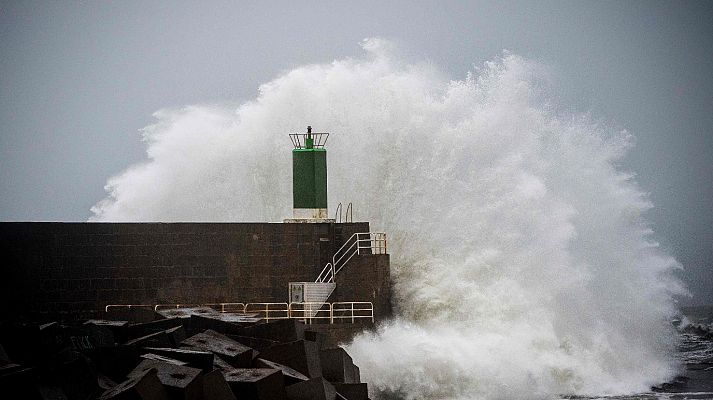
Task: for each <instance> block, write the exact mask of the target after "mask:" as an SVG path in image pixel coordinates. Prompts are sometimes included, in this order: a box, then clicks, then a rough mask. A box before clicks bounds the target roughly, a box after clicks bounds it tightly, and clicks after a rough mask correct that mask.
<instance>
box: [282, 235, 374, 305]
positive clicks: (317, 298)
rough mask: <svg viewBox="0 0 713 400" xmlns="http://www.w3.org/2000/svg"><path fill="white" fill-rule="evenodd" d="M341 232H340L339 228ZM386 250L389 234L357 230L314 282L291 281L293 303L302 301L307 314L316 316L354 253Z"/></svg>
mask: <svg viewBox="0 0 713 400" xmlns="http://www.w3.org/2000/svg"><path fill="white" fill-rule="evenodd" d="M340 235H341V232H340ZM360 254H386V234H385V233H383V232H364V233H355V234H353V235H352V236H351V237H350V238H349V239H347V240H346V242H344V244H343V245H342V247H340V248H339V250H337V251H336V252H335V253H334V256H333V257H332V262H329V263H327V265H325V266H324V268H323V269H322V272H320V274H319V276H318V277H317V279H316V280H315V281H314V282H291V283H290V303H303V305H304V315H305V317H307V318H314V317H315V315H316V314H317V313H318V312H319V310H320V309H321V308H322V306H323V305H324V304H325V303H326V302H327V299H329V296H331V295H332V292H334V289H335V288H336V287H337V284H336V283H335V282H334V278H335V276H336V275H337V274H338V273H339V271H341V270H342V269H343V268H344V267H345V266H346V265H347V263H349V261H350V260H351V259H352V258H354V256H357V255H360Z"/></svg>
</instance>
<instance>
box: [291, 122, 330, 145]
mask: <svg viewBox="0 0 713 400" xmlns="http://www.w3.org/2000/svg"><path fill="white" fill-rule="evenodd" d="M289 136H290V140H291V141H292V145H293V146H294V147H295V149H323V148H324V145H325V144H327V139H328V138H329V133H327V132H312V127H311V126H308V127H307V133H290V134H289Z"/></svg>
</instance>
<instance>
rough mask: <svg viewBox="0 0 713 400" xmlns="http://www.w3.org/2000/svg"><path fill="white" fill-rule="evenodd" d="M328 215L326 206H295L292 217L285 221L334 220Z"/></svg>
mask: <svg viewBox="0 0 713 400" xmlns="http://www.w3.org/2000/svg"><path fill="white" fill-rule="evenodd" d="M334 221H335V220H334V219H332V218H329V217H328V216H327V209H326V208H293V209H292V218H290V219H286V220H284V222H312V223H314V222H334Z"/></svg>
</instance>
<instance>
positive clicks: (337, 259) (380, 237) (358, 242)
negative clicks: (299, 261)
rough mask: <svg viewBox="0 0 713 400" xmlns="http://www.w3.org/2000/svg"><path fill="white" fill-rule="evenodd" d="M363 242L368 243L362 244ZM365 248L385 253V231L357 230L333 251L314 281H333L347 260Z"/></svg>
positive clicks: (373, 251) (376, 252) (374, 252)
mask: <svg viewBox="0 0 713 400" xmlns="http://www.w3.org/2000/svg"><path fill="white" fill-rule="evenodd" d="M364 236H366V238H365V239H362V237H364ZM363 242H366V243H368V244H367V245H362V243H363ZM345 249H346V250H345ZM366 249H369V250H370V252H371V253H370V254H386V233H384V232H357V233H355V234H353V235H352V236H350V237H349V239H347V241H346V242H344V244H343V245H342V247H340V248H339V250H337V251H336V252H335V253H334V256H332V262H331V263H327V265H325V266H324V268H323V269H322V271H321V272H320V273H319V275H318V276H317V279H316V280H315V282H319V283H324V282H334V278H335V277H336V275H337V273H339V271H341V270H342V268H344V266H345V265H347V263H348V262H349V260H351V259H352V258H353V257H354V256H355V255H357V254H362V250H366ZM345 257H346V259H345ZM330 270H331V272H330Z"/></svg>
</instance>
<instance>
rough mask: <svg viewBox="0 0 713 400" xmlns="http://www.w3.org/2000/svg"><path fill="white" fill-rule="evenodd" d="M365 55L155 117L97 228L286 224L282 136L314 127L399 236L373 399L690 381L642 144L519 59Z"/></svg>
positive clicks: (369, 366)
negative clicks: (444, 71)
mask: <svg viewBox="0 0 713 400" xmlns="http://www.w3.org/2000/svg"><path fill="white" fill-rule="evenodd" d="M363 47H364V49H365V55H364V56H363V57H362V58H359V59H345V60H337V61H334V62H333V63H331V64H324V65H308V66H304V67H300V68H296V69H294V70H291V71H288V72H286V73H284V74H283V75H281V76H279V77H278V78H276V79H274V80H273V81H271V82H269V83H266V84H264V85H262V86H261V87H260V94H259V95H258V97H257V98H256V99H255V100H253V101H250V102H247V103H244V104H242V105H241V106H239V107H238V108H237V111H236V109H235V108H231V107H227V106H204V105H197V106H190V107H185V108H183V109H178V110H162V111H159V112H157V113H156V114H155V117H156V119H157V121H156V123H155V124H153V125H151V126H149V127H147V128H145V129H144V131H143V134H144V140H145V141H146V144H147V153H148V160H147V161H146V162H145V163H142V164H139V165H135V166H132V167H130V168H129V169H128V170H126V171H124V172H123V173H121V174H119V175H117V176H115V177H113V178H111V179H110V180H109V182H108V184H107V187H106V189H107V192H108V196H107V198H106V199H104V200H102V201H101V202H99V203H98V204H97V205H96V206H95V207H94V208H93V209H92V211H93V214H94V215H93V217H92V218H91V220H96V221H265V220H267V221H281V220H282V219H283V218H286V217H289V216H290V215H291V155H290V151H291V143H290V141H289V139H288V137H287V133H289V132H302V131H304V129H305V128H306V125H307V124H310V125H312V126H313V127H314V129H315V131H318V132H322V131H328V132H331V133H332V135H331V136H330V138H329V142H328V143H327V149H328V163H329V199H330V209H331V210H334V209H335V205H336V204H337V203H338V202H340V201H341V202H345V203H346V202H353V203H354V207H355V212H354V215H355V220H361V221H370V222H371V223H372V230H383V231H386V232H387V234H388V235H389V238H390V243H389V246H390V247H389V252H390V254H391V257H392V258H391V262H392V277H393V280H394V301H395V307H396V309H397V316H396V317H395V318H394V320H392V321H390V322H388V323H385V324H383V325H382V326H381V327H380V328H379V329H378V333H376V334H362V335H360V336H358V337H357V338H356V339H355V340H354V342H353V343H352V344H351V345H349V347H348V351H349V353H350V354H351V355H352V356H353V357H354V360H355V362H356V363H357V364H358V365H359V366H360V368H361V371H362V379H363V381H365V382H368V383H369V387H370V390H372V392H373V393H372V396H374V397H377V398H391V396H394V397H395V398H407V399H477V398H493V399H512V398H548V397H552V396H556V395H560V394H584V395H586V394H599V395H601V394H610V393H633V392H640V391H646V390H648V388H649V387H650V386H651V385H654V384H658V383H661V382H663V381H665V380H667V379H668V378H670V377H671V376H672V375H673V374H675V371H676V367H677V366H676V364H675V362H674V361H673V360H674V359H673V356H672V355H673V351H674V347H675V334H674V330H673V327H672V326H671V324H670V320H671V317H672V315H673V314H674V307H673V302H672V299H671V296H672V295H673V294H676V293H682V292H683V291H684V289H683V288H682V287H681V286H680V284H679V283H678V281H676V280H675V279H674V278H673V276H672V271H673V270H674V269H675V268H678V264H677V263H676V261H675V260H674V259H672V258H671V257H670V256H668V255H667V254H665V253H663V252H662V251H661V250H659V249H658V246H657V244H656V243H655V242H654V241H653V238H652V232H651V231H650V229H649V227H648V225H647V223H646V221H645V219H644V217H643V216H642V214H643V213H644V212H645V211H646V210H647V209H649V208H650V207H651V204H650V203H649V201H648V200H647V197H646V195H645V193H643V192H642V191H641V190H640V189H639V188H638V187H637V186H636V183H635V181H634V177H633V175H632V174H630V173H627V172H625V171H622V170H620V169H619V168H618V167H617V163H618V161H619V160H621V158H622V157H623V156H624V155H625V153H626V151H627V148H628V147H629V146H630V143H631V138H630V136H629V135H628V134H627V133H626V132H622V131H618V130H613V129H610V128H608V127H606V126H601V125H599V124H596V123H594V122H592V120H591V119H590V118H588V117H586V116H582V115H568V114H566V113H563V112H559V111H555V110H556V107H553V106H551V105H550V102H552V101H553V99H550V98H548V97H547V95H546V92H547V82H548V81H549V80H550V79H556V77H552V76H549V75H548V74H547V72H546V71H544V69H543V68H542V67H540V66H539V65H537V64H536V63H533V62H531V61H528V60H525V59H523V58H521V57H518V56H517V55H513V54H508V53H506V54H504V55H503V56H501V57H499V58H497V59H495V60H493V61H492V62H489V63H486V64H485V65H483V66H482V67H480V68H478V69H475V70H474V71H472V72H470V73H468V74H467V77H466V78H465V79H463V80H455V81H449V80H448V79H446V78H444V77H443V76H442V75H441V74H440V72H439V71H438V70H437V68H436V67H434V66H432V65H429V64H425V63H424V64H413V63H408V62H406V61H404V60H402V59H400V58H399V57H398V56H396V55H394V53H393V52H391V51H390V49H389V48H390V44H389V43H387V42H384V41H382V40H379V39H369V40H366V41H364V43H363ZM342 273H358V271H351V270H349V268H348V267H347V268H346V269H345V270H344V271H343V272H342ZM237 300H239V299H236V301H237ZM354 300H360V299H354Z"/></svg>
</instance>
